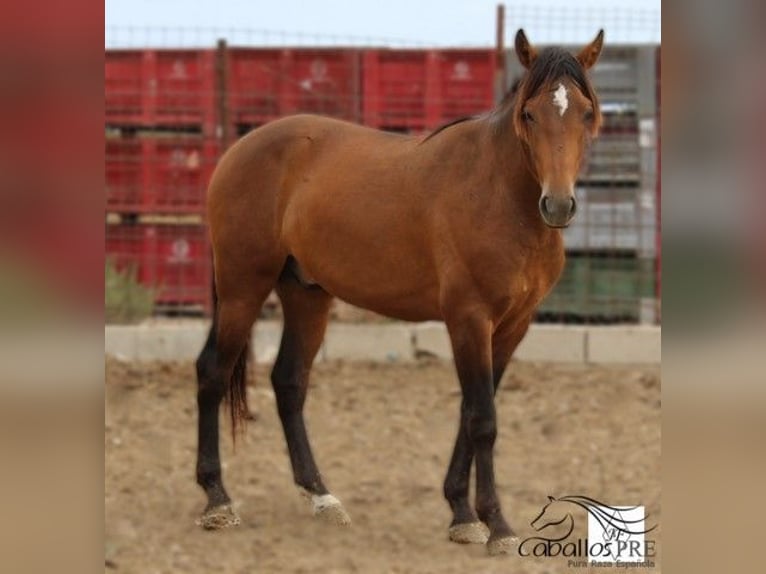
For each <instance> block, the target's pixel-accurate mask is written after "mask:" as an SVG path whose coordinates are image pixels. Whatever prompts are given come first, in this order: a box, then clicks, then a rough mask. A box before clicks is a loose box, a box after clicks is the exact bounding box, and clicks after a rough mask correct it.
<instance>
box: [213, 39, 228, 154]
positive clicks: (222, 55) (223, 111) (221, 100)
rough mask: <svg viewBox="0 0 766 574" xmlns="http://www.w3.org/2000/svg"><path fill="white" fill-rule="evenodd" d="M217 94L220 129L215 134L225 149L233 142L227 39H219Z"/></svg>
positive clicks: (216, 60)
mask: <svg viewBox="0 0 766 574" xmlns="http://www.w3.org/2000/svg"><path fill="white" fill-rule="evenodd" d="M215 56H216V57H215V80H216V81H215V96H216V108H217V110H216V111H217V115H218V129H217V130H216V134H215V136H216V137H217V138H218V141H219V142H220V144H221V151H224V150H225V149H226V148H227V147H229V144H230V143H231V125H230V124H231V122H230V121H229V94H228V91H227V86H228V83H229V67H228V62H229V58H228V48H227V46H226V40H223V39H220V40H218V45H217V47H216V54H215Z"/></svg>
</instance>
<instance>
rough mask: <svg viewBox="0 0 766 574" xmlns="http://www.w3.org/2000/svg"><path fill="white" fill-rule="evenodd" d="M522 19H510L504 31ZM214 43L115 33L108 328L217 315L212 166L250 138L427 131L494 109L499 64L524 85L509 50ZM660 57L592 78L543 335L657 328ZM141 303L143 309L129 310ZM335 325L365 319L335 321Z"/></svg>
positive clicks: (202, 36) (204, 37)
mask: <svg viewBox="0 0 766 574" xmlns="http://www.w3.org/2000/svg"><path fill="white" fill-rule="evenodd" d="M524 14H525V13H524V12H521V11H518V10H517V11H514V12H511V13H509V14H508V20H509V24H508V26H509V28H511V27H514V29H515V26H517V25H518V24H519V22H523V20H524V18H523V17H522V16H524ZM534 14H535V12H534V11H533V9H531V8H530V9H528V14H527V15H528V16H529V17H530V18H531V20H533V21H534V18H537V16H535V15H534ZM511 21H512V22H513V24H511V23H510V22H511ZM533 21H532V22H530V23H532V24H534V22H533ZM646 25H647V27H651V26H650V24H649V23H647V24H646ZM529 29H530V30H534V28H533V26H530V27H529ZM211 31H213V29H209V30H207V29H206V30H204V31H200V30H184V29H179V30H177V31H176V32H173V33H170V32H157V31H156V30H155V29H137V28H133V29H125V30H123V31H117V30H113V31H112V33H111V35H109V34H108V35H107V42H108V45H109V46H110V49H108V50H107V52H106V69H105V100H106V105H105V107H106V122H105V123H106V126H105V127H106V212H107V213H106V255H107V262H108V266H109V268H108V270H107V276H108V277H112V278H114V276H115V274H116V275H120V274H122V276H123V280H121V281H114V280H112V281H108V282H107V283H108V285H107V296H108V306H111V307H112V308H113V309H112V310H111V312H110V310H109V309H107V316H108V317H109V316H111V317H131V318H132V319H133V320H136V319H140V318H141V317H142V316H146V315H149V314H157V313H169V312H170V313H194V314H205V313H209V312H210V285H211V281H212V269H211V261H210V254H209V243H208V237H207V231H206V228H205V223H204V200H205V189H206V185H207V181H208V179H209V177H210V174H211V173H212V170H213V168H214V167H215V163H216V161H217V159H218V157H220V155H221V153H223V151H225V149H226V148H227V147H228V146H229V145H230V144H231V143H233V142H234V141H235V140H236V139H237V138H238V137H239V136H241V135H243V134H244V133H247V132H248V131H250V130H252V129H254V128H257V127H258V126H260V125H263V124H264V123H266V122H268V121H271V120H273V119H276V118H279V117H282V116H285V115H289V114H293V113H300V112H308V113H318V114H323V115H329V116H333V117H338V118H341V119H345V120H349V121H353V122H358V123H362V124H365V125H368V126H371V127H375V128H378V129H384V130H390V131H397V132H404V133H412V134H419V133H425V132H428V131H430V130H432V129H434V128H436V127H438V126H439V125H441V124H443V123H445V122H448V121H450V120H452V119H456V118H458V117H461V116H466V115H472V114H478V113H481V112H484V111H486V110H489V109H491V108H492V106H493V104H494V102H495V101H496V99H497V97H498V96H499V94H498V90H497V89H496V85H497V84H496V78H497V77H498V72H499V71H500V68H499V66H500V65H502V63H503V62H505V66H506V67H505V70H504V72H505V74H504V76H505V78H506V80H507V84H508V85H510V82H511V81H512V80H513V79H514V78H515V77H517V76H518V74H519V73H520V69H519V68H518V65H517V63H516V59H515V57H514V55H513V53H512V51H508V52H507V53H505V54H498V53H497V51H496V50H495V49H492V48H460V49H457V48H433V47H417V46H415V45H413V44H412V43H408V44H407V46H406V47H398V48H397V47H392V44H393V45H395V44H396V42H391V41H390V40H386V39H383V40H381V41H380V43H381V44H383V43H385V44H386V45H387V47H374V46H375V44H376V41H375V40H374V39H372V41H370V40H371V39H366V40H365V39H354V38H342V37H338V38H339V39H340V40H341V41H340V42H339V44H340V45H338V46H335V47H332V46H329V45H327V42H326V40H327V38H326V37H323V38H320V39H319V40H316V41H315V45H301V43H299V42H296V35H284V36H280V35H279V34H276V35H274V37H273V38H270V41H268V42H266V41H264V40H263V36H264V34H263V32H262V31H257V30H250V31H248V30H242V31H240V32H236V33H231V32H230V33H228V34H227V33H225V31H222V30H214V32H215V33H216V34H219V33H220V36H219V37H226V39H227V42H226V43H219V44H218V45H217V46H216V45H215V44H213V43H212V42H208V40H209V39H210V35H209V34H210V33H211ZM174 34H176V35H178V34H180V36H174ZM529 35H530V37H531V38H534V39H535V41H542V42H545V41H546V40H547V38H549V37H547V36H543V35H540V37H539V38H535V33H534V32H531V31H530V34H529ZM589 35H590V36H592V35H593V30H590V32H589ZM297 36H299V39H301V40H304V41H305V42H304V43H306V44H308V43H311V35H297ZM561 37H564V38H565V39H567V38H569V37H571V36H565V35H563V34H562V35H561ZM550 38H551V40H553V36H550ZM585 39H589V38H587V37H586V38H579V36H578V40H577V42H578V43H581V42H582V41H584V40H585ZM245 40H247V41H245ZM203 41H204V42H207V44H203ZM353 42H358V44H357V45H353ZM198 43H199V45H198ZM254 43H257V44H258V46H257V47H254V46H252V44H254ZM401 43H402V44H404V42H401ZM557 43H560V40H559V41H557ZM248 45H250V47H246V46H248ZM379 45H380V44H378V46H379ZM137 46H141V47H137ZM149 46H151V47H149ZM158 46H162V47H158ZM171 46H172V47H171ZM192 46H196V47H192ZM656 50H657V48H656V47H655V46H643V47H637V46H619V47H614V46H612V47H608V48H607V49H606V50H605V52H604V55H603V56H602V59H601V61H600V63H599V64H598V65H597V67H596V68H595V69H594V72H593V80H594V84H595V86H596V89H597V91H598V92H599V94H600V98H601V101H602V108H603V111H604V114H605V123H604V130H603V132H602V135H601V138H600V139H599V140H598V141H597V143H596V144H595V145H594V146H593V149H592V150H591V152H590V157H589V161H588V162H587V166H586V167H585V169H584V170H583V172H582V174H581V177H580V181H579V182H578V186H577V194H578V199H579V202H580V205H581V206H583V207H582V208H581V210H580V212H579V214H578V218H577V223H576V224H575V225H573V226H572V227H571V228H570V229H569V230H567V232H566V234H565V243H566V246H567V251H568V263H567V267H566V270H565V272H564V275H563V277H562V279H561V281H560V282H559V284H558V285H557V287H556V288H555V290H554V291H553V293H552V294H551V295H550V296H549V297H548V298H547V299H546V301H545V302H544V304H543V305H542V306H541V309H540V312H539V315H538V320H540V321H556V322H576V323H594V322H598V323H613V322H632V323H636V322H655V321H657V320H658V319H659V299H658V281H659V277H658V264H657V261H658V257H659V251H658V236H659V211H658V206H659V203H658V199H659V198H658V189H659V187H658V186H659V172H658V169H657V161H656V159H657V137H658V130H657V127H656V121H657V114H658V105H657V97H658V96H657V93H658V92H657V83H658V81H659V73H658V72H659V70H658V67H657V65H656V57H655V55H656ZM503 56H504V57H503ZM110 285H111V287H110ZM110 289H111V290H112V291H113V292H111V293H110ZM141 289H144V290H145V291H146V292H145V293H140V290H141ZM137 290H138V291H139V295H140V296H136V292H137ZM147 297H148V298H149V299H151V300H152V301H153V305H146V304H145V301H146V300H147ZM135 301H141V302H142V304H141V307H140V309H131V310H127V311H126V310H125V307H126V306H128V305H131V304H133V302H135ZM338 315H340V316H343V317H346V318H351V319H368V318H370V317H369V315H367V314H365V313H363V312H361V311H359V312H357V311H356V310H353V309H350V308H342V307H341V308H340V309H339V310H338ZM115 320H117V319H115Z"/></svg>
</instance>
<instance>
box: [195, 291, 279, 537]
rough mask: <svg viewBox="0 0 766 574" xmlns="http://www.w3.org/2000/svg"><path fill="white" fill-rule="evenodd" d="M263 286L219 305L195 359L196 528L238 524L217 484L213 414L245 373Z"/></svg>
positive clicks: (263, 295) (218, 471)
mask: <svg viewBox="0 0 766 574" xmlns="http://www.w3.org/2000/svg"><path fill="white" fill-rule="evenodd" d="M267 283H268V282H266V281H263V282H262V284H260V285H257V286H255V289H253V287H252V286H251V285H248V290H249V292H248V293H247V294H243V295H240V296H238V297H231V296H228V297H225V298H221V300H219V302H218V311H217V313H216V315H215V323H214V325H213V328H212V329H211V332H210V335H209V336H208V339H207V342H206V343H205V347H204V348H203V350H202V353H201V354H200V356H199V358H198V359H197V382H198V389H197V408H198V412H199V420H198V443H197V483H198V484H199V485H200V486H201V487H202V488H203V489H204V491H205V494H206V495H207V500H208V502H207V506H206V508H205V511H204V513H203V515H202V516H201V517H200V518H199V520H198V521H197V522H198V524H199V525H200V526H202V527H204V528H206V529H216V528H224V527H226V526H233V525H236V524H239V517H238V516H237V515H236V514H235V513H234V511H233V509H232V508H231V499H230V498H229V495H228V493H227V492H226V489H225V488H224V486H223V480H222V478H221V459H220V454H219V438H218V426H219V421H218V414H219V410H220V408H219V407H220V404H221V400H222V399H223V397H224V395H225V393H226V389H227V385H229V384H234V381H232V376H233V375H236V376H243V375H244V373H243V372H241V371H243V370H244V369H245V368H246V366H245V361H246V357H247V353H248V350H247V349H246V344H247V341H248V340H249V336H250V331H251V329H252V326H253V322H254V321H255V318H256V316H257V314H258V310H259V309H260V306H261V304H262V303H263V301H264V300H265V298H266V296H267V295H268V293H269V290H270V285H269V284H267ZM237 371H238V372H237ZM242 382H243V383H244V381H242ZM242 392H244V389H242ZM232 408H236V407H235V406H232Z"/></svg>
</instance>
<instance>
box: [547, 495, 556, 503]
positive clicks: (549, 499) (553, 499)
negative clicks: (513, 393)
mask: <svg viewBox="0 0 766 574" xmlns="http://www.w3.org/2000/svg"><path fill="white" fill-rule="evenodd" d="M548 501H549V502H556V499H555V498H553V497H552V496H551V495H550V494H549V495H548Z"/></svg>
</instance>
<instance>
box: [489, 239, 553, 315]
mask: <svg viewBox="0 0 766 574" xmlns="http://www.w3.org/2000/svg"><path fill="white" fill-rule="evenodd" d="M550 255H551V256H549V257H545V258H544V259H541V258H536V257H530V258H528V259H527V260H525V261H522V262H520V263H519V264H518V265H517V266H516V267H515V268H512V269H508V271H507V281H506V283H505V288H504V289H503V292H502V295H500V296H499V297H498V299H497V301H498V304H497V306H496V313H497V314H500V315H507V314H513V315H527V314H529V313H532V312H533V311H534V310H535V309H536V308H537V306H538V305H539V304H540V302H541V301H542V300H543V299H544V298H545V296H546V295H547V294H548V293H550V291H551V289H552V288H553V286H554V285H555V284H556V282H557V281H558V279H559V277H560V275H561V272H562V270H563V268H564V254H563V252H562V253H561V254H558V253H556V252H554V253H552V254H550Z"/></svg>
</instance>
